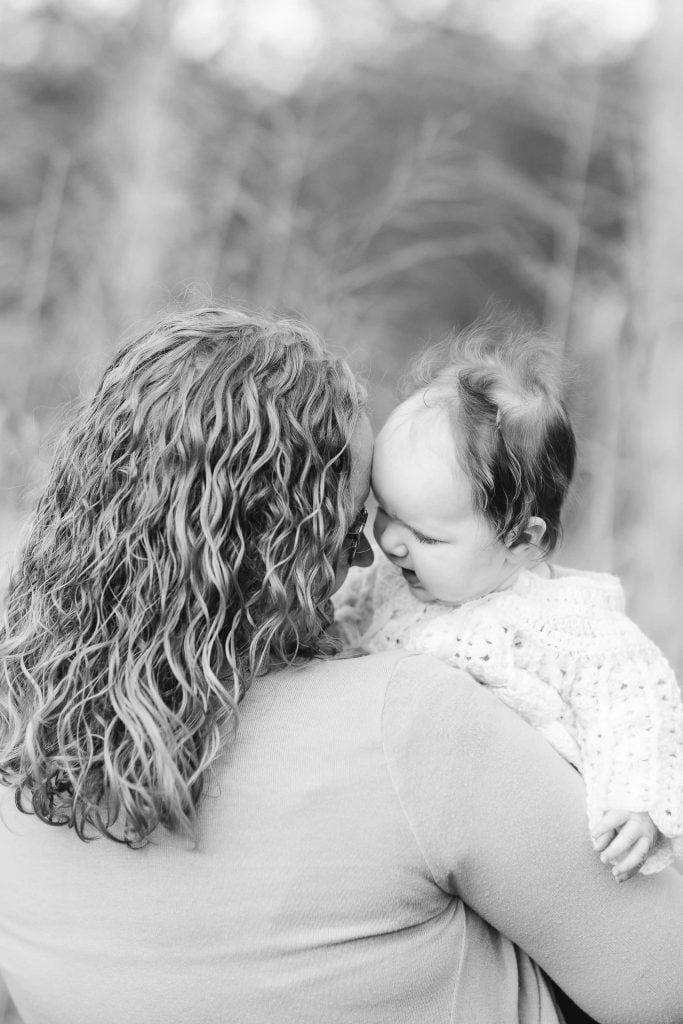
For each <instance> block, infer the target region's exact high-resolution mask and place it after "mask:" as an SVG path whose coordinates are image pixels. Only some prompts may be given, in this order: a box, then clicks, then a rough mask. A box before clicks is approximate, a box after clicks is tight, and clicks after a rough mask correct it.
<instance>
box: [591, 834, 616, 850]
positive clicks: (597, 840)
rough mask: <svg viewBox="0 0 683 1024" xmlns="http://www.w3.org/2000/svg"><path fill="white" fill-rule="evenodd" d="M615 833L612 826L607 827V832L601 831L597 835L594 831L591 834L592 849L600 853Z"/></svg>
mask: <svg viewBox="0 0 683 1024" xmlns="http://www.w3.org/2000/svg"><path fill="white" fill-rule="evenodd" d="M616 834H617V833H616V832H615V830H614V829H613V828H611V829H609V831H607V832H603V833H602V835H597V834H595V833H594V834H593V849H594V850H595V851H596V852H597V853H602V851H603V850H606V849H607V847H608V846H609V844H610V843H611V842H612V840H613V839H614V837H615V836H616Z"/></svg>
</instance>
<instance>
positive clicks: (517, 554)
mask: <svg viewBox="0 0 683 1024" xmlns="http://www.w3.org/2000/svg"><path fill="white" fill-rule="evenodd" d="M545 531H546V525H545V520H543V519H541V518H540V517H539V516H530V517H529V519H528V520H527V524H526V526H525V527H524V529H523V530H520V531H519V533H517V534H511V535H509V537H506V539H505V544H506V546H507V549H508V557H510V558H513V559H515V561H519V560H520V559H522V558H525V557H528V556H529V555H530V554H531V555H533V556H534V557H538V555H539V554H541V553H542V552H541V541H542V540H543V536H544V534H545Z"/></svg>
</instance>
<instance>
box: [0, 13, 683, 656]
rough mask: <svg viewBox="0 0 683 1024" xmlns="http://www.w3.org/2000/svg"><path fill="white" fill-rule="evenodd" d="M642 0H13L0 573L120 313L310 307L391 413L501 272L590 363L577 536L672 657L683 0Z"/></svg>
mask: <svg viewBox="0 0 683 1024" xmlns="http://www.w3.org/2000/svg"><path fill="white" fill-rule="evenodd" d="M653 4H654V0H652V3H648V2H647V0H641V2H636V0H630V2H629V0H621V2H620V3H619V4H614V3H613V4H612V10H611V16H610V14H609V4H608V3H607V4H606V5H605V3H602V2H601V3H593V4H590V3H576V4H572V5H568V4H561V3H552V2H550V0H478V2H477V3H474V2H473V0H346V2H345V3H343V4H339V3H337V2H334V0H287V2H285V0H280V2H279V3H278V0H269V2H268V3H266V0H260V2H257V0H59V2H57V0H55V2H52V3H49V2H44V0H5V2H4V6H3V8H2V13H1V14H0V19H1V21H0V111H1V113H2V122H3V124H4V125H5V129H4V138H5V143H4V144H3V147H2V151H1V153H0V205H1V208H2V214H3V220H4V225H5V231H4V232H3V236H2V240H1V241H0V266H1V267H2V280H1V282H0V326H1V340H0V344H1V346H2V352H1V354H2V373H1V374H0V381H1V387H0V480H1V483H2V494H3V498H2V505H1V507H0V557H1V558H2V565H3V571H4V572H5V573H6V571H7V565H8V563H9V561H10V559H11V555H12V552H13V551H14V550H15V549H16V545H17V543H18V539H19V534H20V527H21V524H22V523H23V522H24V521H25V519H26V516H27V514H28V512H29V510H30V506H31V504H32V501H33V499H34V496H35V493H36V490H37V489H38V488H39V487H40V483H41V481H42V480H43V479H44V476H45V473H46V471H47V466H48V465H49V460H50V451H51V446H52V443H53V440H54V436H55V432H56V430H57V428H58V426H59V425H61V424H63V422H64V421H65V419H66V418H68V407H69V403H70V402H72V401H73V400H74V399H75V398H76V397H77V395H78V394H79V392H80V391H81V390H86V391H87V390H88V389H89V388H90V386H91V385H92V382H93V380H94V378H95V377H96V375H97V373H98V371H99V370H100V369H101V367H102V365H103V364H104V362H105V361H106V359H107V358H108V355H109V353H110V352H111V350H112V349H113V347H114V346H115V345H117V344H118V343H119V341H120V339H121V335H122V332H123V331H124V330H125V329H128V328H130V327H131V325H135V324H139V323H140V322H141V321H142V320H144V319H145V318H146V317H148V316H150V315H153V314H155V313H157V312H159V311H161V310H165V309H168V308H169V307H170V306H176V305H178V304H182V305H197V304H203V303H207V302H215V303H219V304H227V303H229V302H230V301H232V300H236V301H239V302H244V303H247V304H251V305H254V304H256V305H258V306H266V307H269V308H276V309H277V310H279V311H281V312H296V313H298V314H300V315H303V316H304V317H306V318H308V319H310V320H311V321H312V322H313V323H314V324H315V325H316V326H317V327H318V328H319V329H320V330H321V331H322V333H323V334H324V335H325V336H326V337H327V339H328V340H329V342H330V343H331V344H332V345H333V346H334V347H335V348H338V349H340V350H343V351H345V352H346V353H347V355H348V357H349V358H350V360H351V362H352V364H353V365H354V366H355V367H356V368H357V369H358V370H359V371H361V372H362V373H364V374H365V375H366V377H367V379H368V381H369V384H370V388H371V394H372V400H373V417H374V419H375V422H376V424H379V423H380V422H381V420H382V419H383V417H384V416H385V415H386V413H387V411H388V410H389V408H390V407H391V405H392V403H393V401H394V396H395V386H396V381H397V378H398V377H399V376H400V373H401V371H402V369H403V368H404V367H405V365H406V362H407V361H408V359H409V357H410V355H411V354H412V353H413V352H414V351H415V350H416V349H419V348H422V347H423V346H424V345H425V344H426V343H428V342H429V341H431V340H434V339H436V338H437V337H439V336H440V335H441V334H442V333H443V332H444V331H445V330H447V329H448V328H449V327H451V326H452V325H453V324H460V325H464V324H466V323H468V322H469V321H470V320H471V319H473V318H474V317H475V316H477V315H478V314H479V313H481V312H482V310H483V309H484V307H485V306H486V304H487V302H488V301H489V300H490V299H492V298H493V299H497V300H502V301H503V302H507V303H509V304H511V305H512V306H514V307H515V308H518V309H521V310H523V311H526V312H527V313H529V314H530V315H532V316H533V317H535V318H536V319H537V321H539V322H540V323H541V324H542V325H543V326H545V327H546V328H547V329H548V330H549V331H551V332H552V333H553V334H554V335H555V336H556V337H557V338H558V342H559V343H560V344H561V345H562V346H563V347H564V349H565V351H566V353H567V355H568V358H569V360H570V362H571V364H572V366H573V372H572V377H571V386H570V390H569V402H570V405H571V408H572V412H573V415H574V419H575V423H576V425H577V428H578V436H579V443H580V463H579V472H578V475H577V480H576V485H575V488H574V494H573V497H572V499H571V501H570V504H569V508H568V511H567V517H566V521H567V530H566V539H565V545H564V549H563V551H562V553H561V561H562V562H564V563H565V564H572V565H577V566H583V567H586V568H588V567H592V568H595V569H604V570H608V571H614V572H617V573H619V574H620V575H621V577H622V579H623V581H624V584H625V587H626V591H627V595H628V600H629V606H630V610H631V613H632V614H633V616H634V617H635V618H636V620H637V621H638V622H639V623H640V624H641V626H642V627H643V628H644V629H646V630H647V631H648V632H649V633H650V634H651V635H652V636H653V638H654V639H656V640H657V641H658V642H659V643H660V645H661V646H662V647H663V649H664V650H665V652H666V653H667V655H668V656H669V658H670V659H671V661H672V662H673V664H674V666H675V667H676V668H677V670H678V672H679V673H680V674H681V675H683V637H682V636H681V631H680V630H679V629H678V628H677V627H678V612H677V608H678V605H679V603H680V597H681V584H680V582H679V566H680V565H681V553H682V552H681V549H682V547H683V526H682V525H681V496H682V493H683V486H682V485H681V484H680V483H679V479H678V472H677V466H678V464H679V461H680V452H681V441H682V440H683V424H682V416H683V413H682V412H681V409H682V408H683V405H682V403H681V401H680V398H679V391H680V388H681V385H683V356H682V354H681V353H682V349H681V316H682V309H683V305H682V301H681V300H683V295H680V293H681V291H682V289H683V285H681V282H680V273H679V267H681V266H682V265H683V262H682V261H681V260H680V259H678V258H677V257H678V256H679V252H678V250H679V248H681V247H683V223H681V224H680V225H679V224H678V221H679V220H683V212H681V210H682V207H681V200H680V197H679V190H680V184H679V183H680V181H681V180H683V176H682V175H681V171H683V166H682V165H683V141H682V140H683V133H682V132H681V124H682V121H681V118H682V116H683V63H682V62H681V61H680V57H679V53H680V44H681V41H683V7H681V5H680V4H679V3H678V2H677V0H662V3H661V4H660V6H659V8H658V9H655V8H654V6H653ZM603 6H604V7H605V12H606V13H605V16H604V18H603V19H602V22H600V19H599V18H598V17H596V11H599V10H600V9H601V8H602V7H603ZM566 8H571V12H570V13H568V11H567V10H566ZM582 12H583V14H582ZM615 12H616V13H615ZM679 296H680V298H679Z"/></svg>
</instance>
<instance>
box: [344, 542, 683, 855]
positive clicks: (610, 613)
mask: <svg viewBox="0 0 683 1024" xmlns="http://www.w3.org/2000/svg"><path fill="white" fill-rule="evenodd" d="M336 606H337V613H336V616H337V621H338V622H339V623H340V624H341V625H342V627H343V631H344V634H345V638H346V640H347V641H348V642H349V643H351V644H353V645H354V646H360V647H362V648H363V649H365V650H368V651H370V652H378V651H386V650H391V649H403V650H405V651H409V652H412V653H416V654H432V655H435V656H436V657H438V658H441V659H443V660H444V661H446V662H448V663H449V664H450V665H452V666H454V667H455V668H459V669H464V670H465V671H467V672H469V673H470V674H471V675H472V676H474V677H475V679H477V680H478V681H479V682H480V683H482V684H484V685H485V686H487V687H490V688H491V689H492V690H493V691H494V692H495V693H496V694H497V696H498V697H499V698H500V699H501V700H502V701H504V702H505V703H506V704H507V705H508V706H509V707H510V708H512V709H513V710H514V711H516V712H517V713H518V714H520V715H521V716H522V717H523V718H525V719H526V720H527V721H528V722H529V723H530V724H531V725H533V726H535V727H536V728H537V729H538V730H539V731H540V732H541V733H542V735H543V736H544V737H545V738H546V739H547V740H548V741H549V742H550V743H551V744H552V745H553V746H554V747H555V748H556V750H558V752H559V753H560V754H562V756H563V757H565V758H566V759H567V760H568V761H569V762H571V763H572V764H573V765H575V766H576V767H577V768H578V769H579V771H580V772H581V773H582V775H583V777H584V781H585V785H586V797H587V810H588V821H589V826H590V827H592V826H593V825H594V824H595V823H596V822H597V820H598V819H599V818H600V816H601V815H602V813H603V812H604V811H605V810H608V809H610V808H624V809H627V810H631V811H647V812H648V813H649V814H650V816H651V818H652V820H653V821H654V823H655V824H656V826H657V828H658V829H659V831H660V833H661V839H660V841H659V843H658V845H657V847H656V848H655V850H654V851H653V852H652V854H651V855H650V857H649V858H648V860H647V861H646V862H645V864H644V865H643V867H642V869H641V871H642V872H643V873H644V874H649V873H652V872H654V871H658V870H660V869H661V868H663V867H665V866H666V865H667V864H669V863H670V862H671V860H672V859H673V857H674V856H683V840H682V839H681V836H682V835H683V708H682V702H681V693H680V690H679V687H678V684H677V682H676V679H675V678H674V675H673V672H672V670H671V667H670V666H669V664H668V663H667V661H666V659H665V658H664V656H663V655H662V653H661V652H660V651H659V650H658V648H657V647H656V646H655V645H654V644H653V643H652V642H651V641H650V640H649V639H648V638H647V637H646V636H644V634H643V633H642V632H641V631H640V630H639V629H638V627H637V626H636V625H635V624H634V623H633V622H632V621H631V620H630V619H629V618H628V617H627V616H626V614H625V611H624V595H623V591H622V588H621V585H620V583H619V580H618V579H617V578H616V577H614V576H611V575H607V574H605V573H592V572H579V571H576V570H566V569H560V568H557V567H553V569H552V577H551V578H549V579H548V578H543V577H540V576H538V575H536V574H534V573H531V572H526V571H524V572H522V573H521V574H520V575H519V577H518V578H517V579H516V581H515V582H514V584H513V585H512V586H511V587H510V588H509V589H507V590H502V591H498V592H495V593H492V594H489V595H487V596H486V597H482V598H478V599H476V600H473V601H470V602H468V603H467V604H464V605H462V606H460V607H451V606H447V605H443V604H439V603H433V604H425V603H424V602H422V601H420V600H419V599H418V598H416V597H414V596H413V595H412V593H411V592H410V590H409V589H408V587H406V585H405V584H404V582H403V580H402V578H401V575H400V572H399V571H397V570H396V569H395V567H394V566H392V565H391V564H390V563H388V562H387V561H386V560H384V559H378V562H377V566H376V568H375V569H374V571H367V570H364V571H363V572H358V573H353V574H352V575H351V576H350V579H349V581H348V583H347V585H346V586H345V587H344V590H343V591H342V592H341V593H340V595H339V597H338V598H337V599H336Z"/></svg>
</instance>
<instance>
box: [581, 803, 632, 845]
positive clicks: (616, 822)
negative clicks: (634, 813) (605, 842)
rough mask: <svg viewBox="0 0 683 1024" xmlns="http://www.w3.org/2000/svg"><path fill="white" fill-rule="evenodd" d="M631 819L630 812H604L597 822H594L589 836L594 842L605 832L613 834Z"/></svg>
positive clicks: (619, 810) (618, 810)
mask: <svg viewBox="0 0 683 1024" xmlns="http://www.w3.org/2000/svg"><path fill="white" fill-rule="evenodd" d="M630 817H631V812H630V811H624V810H621V809H616V810H611V811H605V813H604V814H603V816H602V817H601V818H600V820H599V821H596V823H595V825H594V827H593V828H592V829H591V835H592V836H593V839H594V840H596V839H597V838H598V837H599V836H602V835H604V834H606V833H607V832H615V831H616V830H617V829H619V828H621V826H622V825H625V824H626V822H627V821H628V820H629V818H630Z"/></svg>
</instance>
